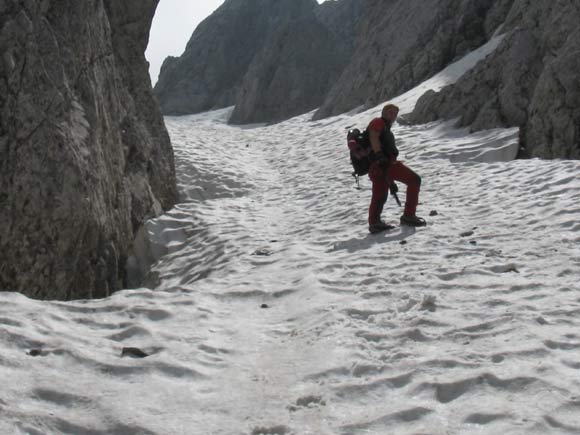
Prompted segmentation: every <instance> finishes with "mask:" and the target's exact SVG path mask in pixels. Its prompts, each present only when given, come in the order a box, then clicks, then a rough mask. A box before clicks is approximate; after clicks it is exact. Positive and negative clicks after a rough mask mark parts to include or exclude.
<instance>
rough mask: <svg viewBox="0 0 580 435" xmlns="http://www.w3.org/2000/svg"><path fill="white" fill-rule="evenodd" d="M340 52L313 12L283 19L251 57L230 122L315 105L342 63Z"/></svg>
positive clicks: (276, 116) (275, 116) (276, 117)
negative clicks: (304, 15)
mask: <svg viewBox="0 0 580 435" xmlns="http://www.w3.org/2000/svg"><path fill="white" fill-rule="evenodd" d="M344 53H345V46H344V45H343V44H341V42H340V40H339V39H338V38H337V37H336V36H334V35H333V34H332V33H331V32H330V31H329V30H328V29H327V28H326V27H324V26H323V25H322V24H321V23H320V22H319V21H318V20H317V19H316V18H315V16H314V14H312V16H311V17H308V18H303V19H301V20H296V21H293V22H290V23H288V24H287V25H286V26H284V27H283V28H281V29H280V30H279V31H278V32H276V33H275V34H274V35H273V36H272V37H271V38H270V40H269V41H268V42H267V43H266V44H265V46H264V48H263V49H262V50H261V51H260V52H259V53H258V54H256V56H255V57H254V60H253V61H252V63H251V65H250V67H249V68H248V72H247V73H246V75H245V77H244V80H243V82H242V86H241V90H240V92H239V93H238V96H237V98H236V104H235V109H234V111H233V113H232V115H231V118H230V123H233V124H248V123H258V122H277V121H282V120H284V119H287V118H290V117H292V116H295V115H299V114H301V113H306V112H309V111H311V110H314V109H316V108H317V107H318V106H319V105H320V103H321V102H322V101H323V99H324V97H325V95H326V93H327V92H328V90H329V89H330V86H331V84H332V83H333V82H334V81H336V80H337V79H338V76H339V74H340V72H341V71H342V70H343V69H344V67H345V66H346V62H347V61H348V57H346V56H344Z"/></svg>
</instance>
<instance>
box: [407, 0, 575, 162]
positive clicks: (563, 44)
mask: <svg viewBox="0 0 580 435" xmlns="http://www.w3.org/2000/svg"><path fill="white" fill-rule="evenodd" d="M578 22H580V8H579V7H578V4H577V3H576V2H573V1H567V0H562V1H557V2H551V1H536V2H532V3H529V2H526V1H523V0H517V1H514V2H513V5H512V7H511V9H510V11H509V14H507V19H506V22H505V24H504V26H503V27H502V28H501V30H500V32H501V33H505V38H504V40H503V41H502V43H501V44H500V46H499V47H498V48H497V49H496V51H495V52H494V53H492V54H491V55H489V56H488V57H487V58H486V59H485V60H483V61H482V62H480V63H479V64H478V65H477V66H476V67H475V68H474V69H473V70H471V71H470V72H469V73H468V74H466V75H465V76H463V77H462V78H461V79H460V80H459V81H458V82H457V83H456V84H455V85H451V86H448V87H446V88H444V89H442V90H441V91H440V92H429V93H427V94H425V95H424V96H423V97H422V98H421V99H420V100H419V102H418V103H417V107H416V108H415V111H414V113H413V114H412V116H411V119H412V121H414V122H429V121H433V120H436V119H452V118H459V122H458V126H471V128H472V130H481V129H487V128H494V127H520V141H521V145H522V146H525V148H526V151H527V154H528V155H532V156H537V157H543V158H575V159H577V158H580V79H579V76H578V71H579V70H580V49H579V48H578V47H580V27H579V26H578Z"/></svg>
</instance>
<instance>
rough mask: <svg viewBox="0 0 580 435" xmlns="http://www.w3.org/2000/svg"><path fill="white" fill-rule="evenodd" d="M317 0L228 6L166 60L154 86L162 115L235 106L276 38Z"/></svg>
mask: <svg viewBox="0 0 580 435" xmlns="http://www.w3.org/2000/svg"><path fill="white" fill-rule="evenodd" d="M316 5H317V2H316V0H227V1H226V2H224V4H223V5H222V6H221V7H220V8H218V10H217V11H216V12H214V13H213V14H212V15H211V16H210V17H208V18H207V19H206V20H205V21H203V22H202V23H201V24H200V25H199V26H198V27H197V29H196V30H195V32H194V33H193V35H192V37H191V39H190V41H189V43H188V44H187V47H186V49H185V52H184V53H183V55H182V56H181V57H179V58H170V59H168V60H166V61H165V62H164V64H163V66H162V68H161V72H160V74H159V81H158V82H157V84H156V85H155V93H156V95H157V97H158V98H159V101H160V104H161V109H162V111H163V113H164V114H166V115H182V114H187V113H196V112H202V111H205V110H210V109H214V108H220V107H227V106H230V105H233V104H234V103H235V100H236V97H237V95H238V91H239V90H240V86H241V84H242V80H243V78H244V76H245V74H246V72H247V71H248V68H249V66H250V64H251V62H252V59H253V58H254V56H255V54H256V53H258V52H259V51H260V50H261V48H262V46H263V45H264V44H265V43H267V42H268V41H270V39H271V37H272V35H273V34H274V32H276V31H277V30H278V29H280V28H281V27H284V26H285V25H286V24H287V23H289V22H292V21H294V20H297V19H300V18H302V17H304V16H306V15H307V14H309V13H312V10H313V9H314V8H315V7H316Z"/></svg>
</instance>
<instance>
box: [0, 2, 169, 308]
mask: <svg viewBox="0 0 580 435" xmlns="http://www.w3.org/2000/svg"><path fill="white" fill-rule="evenodd" d="M156 6H157V0H123V1H122V2H119V1H116V0H104V1H102V0H86V1H82V2H80V1H77V0H62V1H58V2H57V1H48V0H44V1H21V0H3V1H1V2H0V10H1V15H0V53H2V58H1V59H0V290H9V291H20V292H22V293H24V294H26V295H28V296H31V297H38V298H51V299H70V298H90V297H104V296H107V295H109V294H110V293H111V292H113V291H114V290H117V289H119V288H122V287H124V283H125V261H126V258H127V256H128V255H129V251H130V249H131V245H132V242H133V237H134V235H135V234H136V233H137V231H138V230H139V228H140V226H141V225H142V224H143V222H144V221H145V220H146V219H147V218H149V217H153V216H154V215H156V214H158V213H160V212H161V211H162V210H163V209H168V208H169V207H171V206H172V205H173V204H174V202H175V201H176V186H175V173H174V166H173V154H172V150H171V144H170V142H169V137H168V134H167V131H166V130H165V127H164V124H163V119H162V117H161V114H160V112H159V109H158V106H157V105H156V104H155V100H154V99H153V96H152V93H151V85H150V81H149V78H148V75H147V63H146V61H145V57H144V51H145V47H146V45H147V40H148V35H149V28H150V25H151V20H152V18H153V14H154V12H155V8H156Z"/></svg>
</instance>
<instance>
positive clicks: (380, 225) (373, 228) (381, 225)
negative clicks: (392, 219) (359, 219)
mask: <svg viewBox="0 0 580 435" xmlns="http://www.w3.org/2000/svg"><path fill="white" fill-rule="evenodd" d="M393 228H395V226H394V225H390V224H387V223H385V222H383V221H379V222H376V223H374V224H370V225H369V232H370V233H371V234H376V233H380V232H381V231H388V230H392V229H393Z"/></svg>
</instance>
